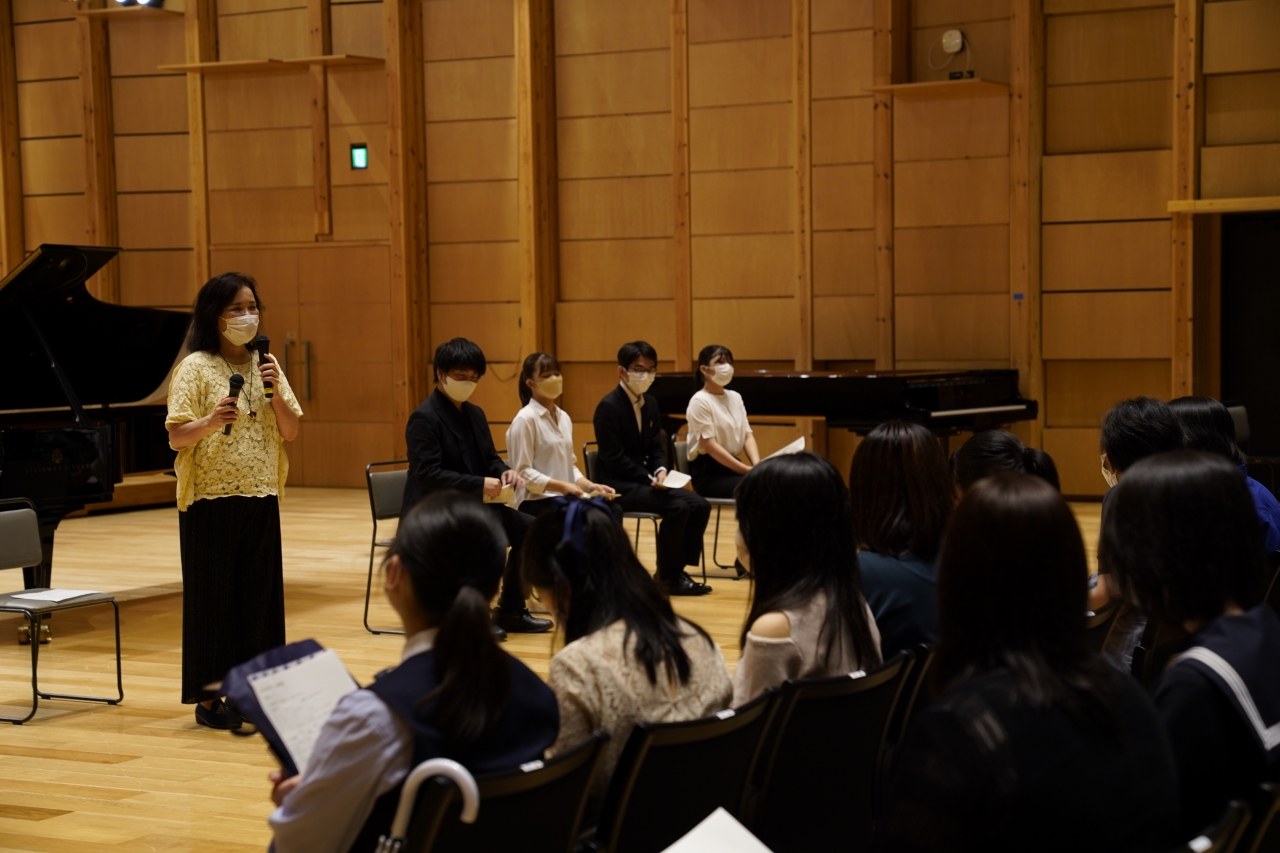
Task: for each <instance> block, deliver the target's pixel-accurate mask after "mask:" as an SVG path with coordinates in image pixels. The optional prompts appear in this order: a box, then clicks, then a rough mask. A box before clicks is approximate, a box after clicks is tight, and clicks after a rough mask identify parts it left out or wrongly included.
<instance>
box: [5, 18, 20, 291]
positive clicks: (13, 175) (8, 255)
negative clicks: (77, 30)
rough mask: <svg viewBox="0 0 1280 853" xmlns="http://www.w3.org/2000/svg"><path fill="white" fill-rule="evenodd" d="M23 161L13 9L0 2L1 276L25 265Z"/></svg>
mask: <svg viewBox="0 0 1280 853" xmlns="http://www.w3.org/2000/svg"><path fill="white" fill-rule="evenodd" d="M23 244H24V240H23V223H22V160H21V148H20V146H19V143H18V72H17V64H16V60H15V57H14V49H13V10H12V9H11V7H10V4H9V3H5V2H0V273H8V272H9V271H10V270H12V269H13V268H14V267H16V266H17V265H18V264H19V263H21V262H22V258H23V255H24V254H25V252H24V251H23V248H24V246H23Z"/></svg>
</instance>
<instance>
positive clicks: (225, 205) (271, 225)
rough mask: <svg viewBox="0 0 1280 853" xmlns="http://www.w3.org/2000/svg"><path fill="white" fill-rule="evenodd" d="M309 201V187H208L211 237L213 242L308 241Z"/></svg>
mask: <svg viewBox="0 0 1280 853" xmlns="http://www.w3.org/2000/svg"><path fill="white" fill-rule="evenodd" d="M312 201H313V199H312V195H311V188H310V187H293V188H284V189H250V190H211V191H210V192H209V232H210V239H211V240H212V242H213V243H214V244H215V245H218V244H229V243H231V244H234V243H298V242H311V241H312V240H313V239H314V238H315V230H314V225H315V220H314V217H313V216H312V213H313V211H314V208H313V205H312Z"/></svg>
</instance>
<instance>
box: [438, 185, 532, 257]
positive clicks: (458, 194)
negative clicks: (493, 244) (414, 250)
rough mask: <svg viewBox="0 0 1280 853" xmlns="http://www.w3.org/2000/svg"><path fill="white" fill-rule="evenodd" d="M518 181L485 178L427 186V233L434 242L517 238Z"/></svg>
mask: <svg viewBox="0 0 1280 853" xmlns="http://www.w3.org/2000/svg"><path fill="white" fill-rule="evenodd" d="M516 234H517V231H516V182H515V181H483V182H474V183H466V184H431V185H430V186H428V187H427V236H428V240H429V241H430V242H432V243H476V242H483V241H491V240H515V239H516Z"/></svg>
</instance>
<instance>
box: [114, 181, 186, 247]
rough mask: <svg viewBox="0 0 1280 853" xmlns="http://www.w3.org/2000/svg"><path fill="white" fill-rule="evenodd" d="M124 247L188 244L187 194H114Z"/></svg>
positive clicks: (121, 240)
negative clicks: (115, 195)
mask: <svg viewBox="0 0 1280 853" xmlns="http://www.w3.org/2000/svg"><path fill="white" fill-rule="evenodd" d="M116 206H117V209H118V211H119V217H120V245H121V247H123V248H125V249H185V248H187V247H188V246H190V245H191V196H190V195H189V194H188V193H125V194H122V195H119V196H117V197H116Z"/></svg>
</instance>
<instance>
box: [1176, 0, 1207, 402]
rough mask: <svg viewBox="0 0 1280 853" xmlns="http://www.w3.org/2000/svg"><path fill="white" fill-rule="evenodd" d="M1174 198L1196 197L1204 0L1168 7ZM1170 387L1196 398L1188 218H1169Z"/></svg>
mask: <svg viewBox="0 0 1280 853" xmlns="http://www.w3.org/2000/svg"><path fill="white" fill-rule="evenodd" d="M1173 14H1174V25H1173V197H1174V199H1175V200H1179V201H1181V200H1184V199H1194V198H1197V197H1198V196H1199V194H1200V145H1201V142H1202V140H1203V134H1204V120H1203V116H1204V98H1203V96H1202V95H1201V91H1200V90H1201V87H1202V84H1203V79H1202V77H1201V73H1200V51H1201V36H1200V32H1201V22H1202V20H1203V16H1204V0H1175V2H1174V6H1173ZM1172 217H1173V222H1172V234H1173V245H1172V251H1173V300H1172V301H1173V317H1172V322H1173V365H1172V368H1173V369H1172V376H1173V387H1172V388H1171V389H1170V395H1171V396H1173V397H1182V396H1186V395H1188V394H1193V393H1196V392H1195V391H1194V384H1195V383H1194V381H1193V379H1194V375H1195V325H1194V323H1195V318H1194V314H1195V266H1196V264H1195V222H1194V221H1193V220H1194V217H1193V215H1192V214H1190V213H1174V214H1172Z"/></svg>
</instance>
